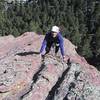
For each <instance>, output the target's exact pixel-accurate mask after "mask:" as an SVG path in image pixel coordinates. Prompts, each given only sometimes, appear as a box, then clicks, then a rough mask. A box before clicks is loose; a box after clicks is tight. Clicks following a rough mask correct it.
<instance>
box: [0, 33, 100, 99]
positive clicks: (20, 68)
mask: <svg viewBox="0 0 100 100" xmlns="http://www.w3.org/2000/svg"><path fill="white" fill-rule="evenodd" d="M43 38H44V36H42V35H37V34H35V33H33V32H26V33H24V34H23V35H21V36H19V37H17V38H14V37H13V36H10V35H9V36H5V37H0V100H99V99H100V72H99V71H97V69H96V68H95V67H94V66H92V65H89V64H88V63H87V61H86V60H85V59H84V58H83V57H80V56H79V55H78V54H77V52H76V50H75V46H74V45H73V44H72V43H71V42H70V41H69V40H67V39H65V40H64V48H65V54H66V55H68V56H69V57H70V61H68V62H63V61H62V60H61V58H59V57H55V56H53V51H52V50H51V53H50V54H49V55H47V56H46V57H45V60H44V61H42V60H41V57H40V55H39V50H40V47H41V43H42V41H43ZM58 56H60V52H59V53H58Z"/></svg>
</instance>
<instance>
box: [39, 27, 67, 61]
mask: <svg viewBox="0 0 100 100" xmlns="http://www.w3.org/2000/svg"><path fill="white" fill-rule="evenodd" d="M63 42H64V41H63V37H62V35H61V32H60V29H59V27H58V26H53V27H52V29H51V31H50V32H48V33H47V34H46V36H45V38H44V40H43V43H42V46H41V49H40V55H41V56H43V55H46V54H48V53H49V51H50V49H51V47H52V45H54V46H55V55H57V52H58V51H59V48H60V51H61V55H62V58H63V60H65V55H64V46H63ZM44 49H45V53H43V51H44Z"/></svg>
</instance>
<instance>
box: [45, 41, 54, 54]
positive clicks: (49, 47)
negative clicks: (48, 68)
mask: <svg viewBox="0 0 100 100" xmlns="http://www.w3.org/2000/svg"><path fill="white" fill-rule="evenodd" d="M51 46H52V43H48V44H47V46H46V48H45V51H46V53H45V55H46V54H48V53H49V52H50V49H51Z"/></svg>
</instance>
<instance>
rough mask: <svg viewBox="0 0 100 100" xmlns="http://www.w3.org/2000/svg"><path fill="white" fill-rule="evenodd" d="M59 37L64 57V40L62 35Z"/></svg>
mask: <svg viewBox="0 0 100 100" xmlns="http://www.w3.org/2000/svg"><path fill="white" fill-rule="evenodd" d="M58 37H59V46H60V51H61V54H62V56H64V40H63V37H62V35H61V34H60V33H59V35H58Z"/></svg>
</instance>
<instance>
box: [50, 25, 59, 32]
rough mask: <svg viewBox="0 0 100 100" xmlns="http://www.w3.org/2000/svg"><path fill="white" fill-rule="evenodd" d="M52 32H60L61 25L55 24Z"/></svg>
mask: <svg viewBox="0 0 100 100" xmlns="http://www.w3.org/2000/svg"><path fill="white" fill-rule="evenodd" d="M51 31H52V32H56V33H59V27H58V26H53V27H52V29H51Z"/></svg>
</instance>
